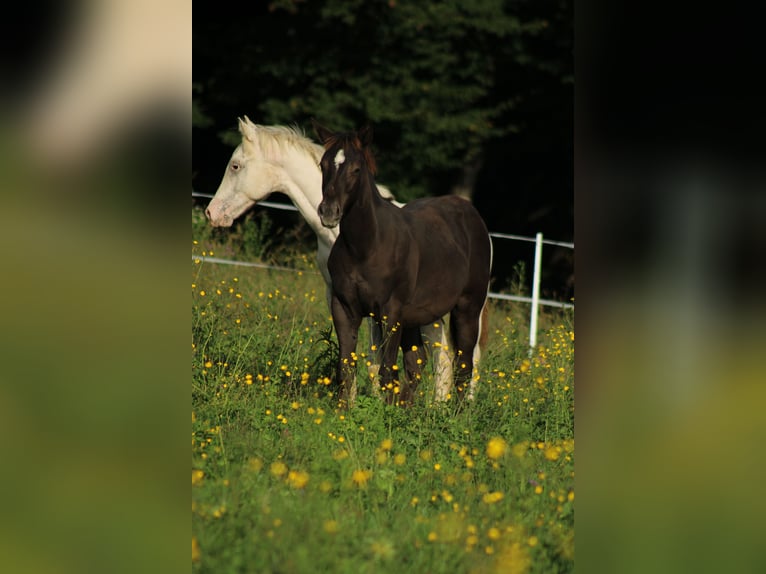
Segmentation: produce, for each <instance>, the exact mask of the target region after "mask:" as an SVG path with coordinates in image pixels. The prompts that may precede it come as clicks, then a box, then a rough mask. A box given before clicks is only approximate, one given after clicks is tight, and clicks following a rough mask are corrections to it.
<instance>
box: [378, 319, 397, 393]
mask: <svg viewBox="0 0 766 574" xmlns="http://www.w3.org/2000/svg"><path fill="white" fill-rule="evenodd" d="M401 340H402V328H401V327H396V326H395V327H393V328H392V329H391V330H390V331H389V332H388V335H387V336H386V337H385V339H384V340H383V343H382V348H381V352H380V371H379V375H380V381H379V384H380V390H381V391H383V393H384V394H385V396H386V402H387V403H388V404H390V405H392V404H396V403H398V402H399V401H398V398H397V395H398V394H399V392H400V390H401V389H400V388H399V374H398V371H397V369H398V367H397V364H396V362H397V359H398V357H399V344H400V342H401Z"/></svg>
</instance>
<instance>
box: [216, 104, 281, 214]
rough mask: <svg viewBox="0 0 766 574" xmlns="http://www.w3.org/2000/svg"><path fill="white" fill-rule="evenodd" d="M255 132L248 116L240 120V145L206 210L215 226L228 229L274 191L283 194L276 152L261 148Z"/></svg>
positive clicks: (264, 147)
mask: <svg viewBox="0 0 766 574" xmlns="http://www.w3.org/2000/svg"><path fill="white" fill-rule="evenodd" d="M258 129H259V127H258V126H256V125H255V124H253V123H252V122H251V121H250V119H249V118H248V117H247V116H245V119H244V120H243V119H241V118H240V119H239V133H240V134H242V143H240V144H239V145H238V146H237V149H235V150H234V153H232V154H231V159H230V160H229V163H228V165H227V166H226V172H225V173H224V175H223V179H222V180H221V184H220V185H219V186H218V191H216V193H215V196H214V197H213V199H212V200H211V201H210V204H209V205H208V207H207V209H206V210H205V215H206V216H207V218H208V220H209V221H210V223H211V224H212V225H213V226H215V227H230V226H231V224H232V223H233V222H234V220H235V219H236V218H237V217H239V216H240V215H242V214H243V213H244V212H245V211H247V210H248V209H249V208H250V207H252V206H253V205H255V204H256V203H257V202H259V201H262V200H264V199H266V198H267V197H268V196H269V195H270V194H271V193H273V192H275V191H285V187H286V186H287V185H288V183H287V179H288V176H287V175H286V174H285V172H284V169H282V167H281V165H280V164H279V161H278V159H279V158H278V155H279V154H278V151H277V150H276V148H275V147H274V146H271V145H263V143H262V141H261V138H259V137H258V133H256V132H257V130H258Z"/></svg>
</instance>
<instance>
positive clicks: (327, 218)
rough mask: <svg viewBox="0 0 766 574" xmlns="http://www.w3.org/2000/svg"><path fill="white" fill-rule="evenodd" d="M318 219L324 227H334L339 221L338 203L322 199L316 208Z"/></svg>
mask: <svg viewBox="0 0 766 574" xmlns="http://www.w3.org/2000/svg"><path fill="white" fill-rule="evenodd" d="M317 213H319V220H320V221H321V222H322V225H324V226H325V227H335V226H337V225H338V224H339V223H340V205H338V202H336V201H334V202H327V201H322V203H320V204H319V207H318V208H317Z"/></svg>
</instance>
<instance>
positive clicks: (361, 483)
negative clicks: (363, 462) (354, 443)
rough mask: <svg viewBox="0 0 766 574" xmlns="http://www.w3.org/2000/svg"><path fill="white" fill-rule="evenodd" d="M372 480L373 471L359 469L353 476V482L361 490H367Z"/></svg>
mask: <svg viewBox="0 0 766 574" xmlns="http://www.w3.org/2000/svg"><path fill="white" fill-rule="evenodd" d="M371 478H372V471H371V470H361V469H357V470H355V471H354V472H353V474H352V475H351V482H353V483H354V484H356V485H357V486H358V487H359V488H365V487H366V486H367V482H368V481H369V480H370V479H371Z"/></svg>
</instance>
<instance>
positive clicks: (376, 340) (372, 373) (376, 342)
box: [367, 317, 383, 395]
mask: <svg viewBox="0 0 766 574" xmlns="http://www.w3.org/2000/svg"><path fill="white" fill-rule="evenodd" d="M367 323H368V324H369V326H370V346H371V349H370V350H371V351H372V352H371V353H370V357H371V359H372V360H371V361H370V362H369V364H368V365H367V376H368V377H369V379H370V381H371V382H372V390H373V393H375V394H376V395H377V394H378V388H379V384H380V377H379V376H378V373H379V371H380V363H381V360H380V358H381V353H382V348H383V329H382V328H381V326H380V323H378V322H376V321H375V319H373V318H372V317H368V319H367Z"/></svg>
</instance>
